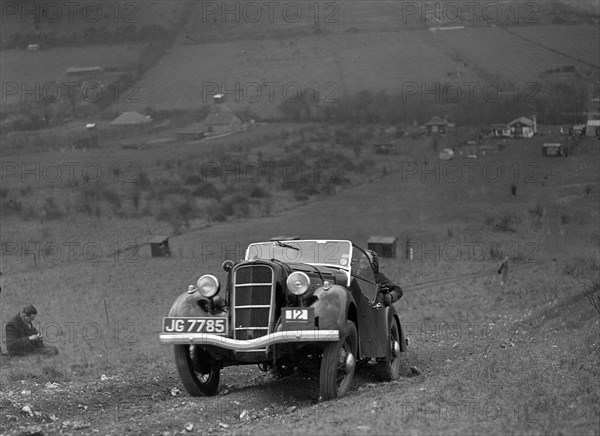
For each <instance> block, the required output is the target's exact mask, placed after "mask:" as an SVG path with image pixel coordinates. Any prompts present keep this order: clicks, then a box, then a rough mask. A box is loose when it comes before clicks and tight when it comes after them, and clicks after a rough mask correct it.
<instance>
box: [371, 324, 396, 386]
mask: <svg viewBox="0 0 600 436" xmlns="http://www.w3.org/2000/svg"><path fill="white" fill-rule="evenodd" d="M389 324H390V326H389V332H388V355H387V357H386V358H385V359H383V360H382V361H381V362H379V363H378V364H377V373H378V374H379V376H380V377H381V378H382V379H383V380H384V381H392V380H396V379H397V378H398V374H399V373H400V367H401V366H402V357H401V351H400V340H401V339H400V330H399V329H398V323H397V322H396V319H395V318H394V317H392V318H391V319H390V322H389Z"/></svg>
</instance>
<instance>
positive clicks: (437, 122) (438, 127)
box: [424, 115, 448, 135]
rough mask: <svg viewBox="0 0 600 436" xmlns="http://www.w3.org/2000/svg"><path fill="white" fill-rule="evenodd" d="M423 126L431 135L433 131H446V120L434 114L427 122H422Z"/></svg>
mask: <svg viewBox="0 0 600 436" xmlns="http://www.w3.org/2000/svg"><path fill="white" fill-rule="evenodd" d="M424 127H425V129H426V130H427V134H428V135H431V134H433V133H446V131H447V130H448V121H447V120H446V119H442V118H440V117H438V116H437V115H436V116H434V117H433V118H432V119H430V120H429V121H428V122H426V123H425V124H424Z"/></svg>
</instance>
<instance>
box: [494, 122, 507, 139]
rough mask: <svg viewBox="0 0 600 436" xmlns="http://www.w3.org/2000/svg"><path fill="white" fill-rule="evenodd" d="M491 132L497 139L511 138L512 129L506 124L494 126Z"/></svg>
mask: <svg viewBox="0 0 600 436" xmlns="http://www.w3.org/2000/svg"><path fill="white" fill-rule="evenodd" d="M490 132H491V135H492V136H494V137H496V138H510V127H509V126H508V125H506V124H492V125H491V126H490Z"/></svg>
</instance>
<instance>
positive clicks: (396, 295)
mask: <svg viewBox="0 0 600 436" xmlns="http://www.w3.org/2000/svg"><path fill="white" fill-rule="evenodd" d="M375 282H376V283H377V284H378V285H379V289H380V291H381V292H382V293H383V294H387V293H389V294H390V295H391V297H392V303H393V302H396V301H398V300H399V299H400V298H402V296H403V295H404V292H402V288H401V287H400V286H398V285H397V284H395V283H394V282H392V281H391V280H390V279H388V278H387V277H386V276H385V274H383V273H381V272H377V273H375Z"/></svg>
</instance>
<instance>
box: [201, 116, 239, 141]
mask: <svg viewBox="0 0 600 436" xmlns="http://www.w3.org/2000/svg"><path fill="white" fill-rule="evenodd" d="M204 126H205V128H206V130H205V133H206V134H207V135H221V134H223V133H235V132H239V131H240V130H241V129H242V120H240V119H239V118H238V117H237V116H236V115H235V114H234V113H233V112H225V111H219V112H213V113H210V114H208V116H207V117H206V119H205V120H204Z"/></svg>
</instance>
